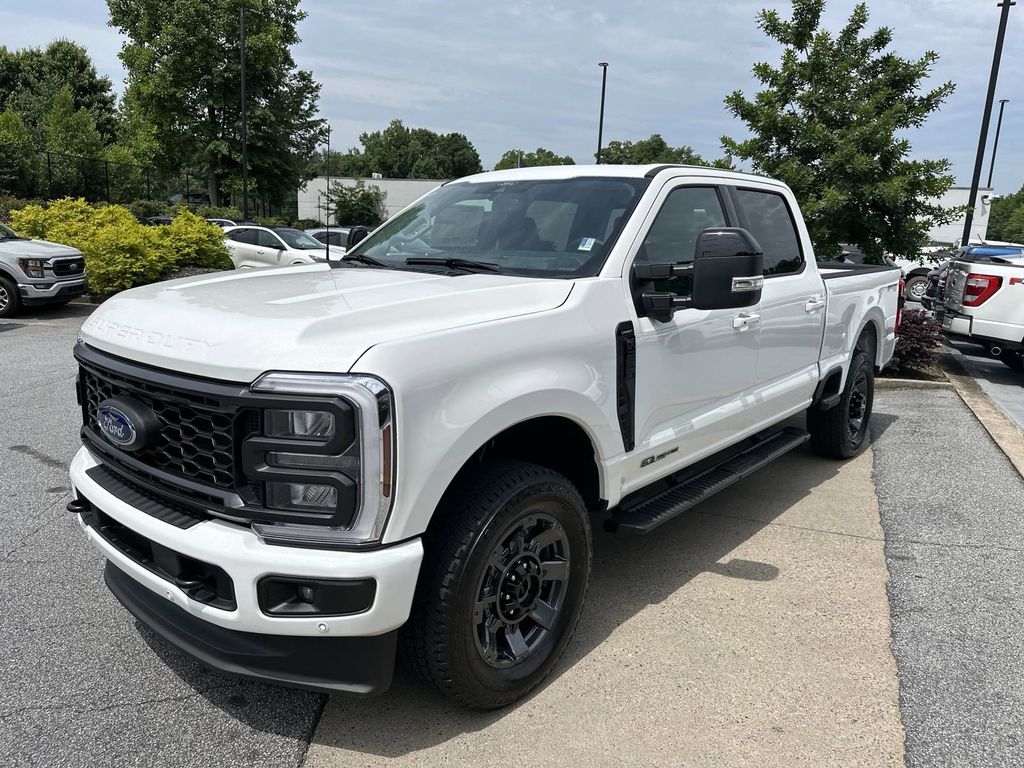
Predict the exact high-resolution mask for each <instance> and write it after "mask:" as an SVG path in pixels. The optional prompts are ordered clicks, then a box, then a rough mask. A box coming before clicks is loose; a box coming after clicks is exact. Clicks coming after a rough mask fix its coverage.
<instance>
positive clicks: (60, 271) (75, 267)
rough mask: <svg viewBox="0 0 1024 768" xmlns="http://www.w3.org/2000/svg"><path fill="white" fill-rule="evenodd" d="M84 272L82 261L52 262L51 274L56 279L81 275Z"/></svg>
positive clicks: (64, 260) (65, 260)
mask: <svg viewBox="0 0 1024 768" xmlns="http://www.w3.org/2000/svg"><path fill="white" fill-rule="evenodd" d="M84 272H85V260H84V259H81V258H79V259H61V260H60V261H55V262H53V274H54V275H56V276H57V277H68V276H69V275H81V274H83V273H84Z"/></svg>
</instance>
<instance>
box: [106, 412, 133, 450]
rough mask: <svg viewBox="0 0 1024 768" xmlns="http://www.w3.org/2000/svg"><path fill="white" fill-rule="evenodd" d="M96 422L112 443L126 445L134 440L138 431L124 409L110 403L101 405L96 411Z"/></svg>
mask: <svg viewBox="0 0 1024 768" xmlns="http://www.w3.org/2000/svg"><path fill="white" fill-rule="evenodd" d="M96 424H97V426H98V427H99V428H100V431H101V432H102V433H103V435H104V437H106V438H107V439H108V440H109V441H110V442H112V443H113V444H114V445H119V446H122V447H124V446H128V445H132V444H133V443H134V442H135V439H136V438H137V437H138V431H137V430H136V428H135V425H134V424H133V423H132V420H131V419H130V418H128V416H127V415H126V414H125V412H124V411H122V410H121V409H120V408H115V407H114V406H112V405H101V406H100V407H99V409H98V410H97V411H96Z"/></svg>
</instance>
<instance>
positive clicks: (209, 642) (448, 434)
mask: <svg viewBox="0 0 1024 768" xmlns="http://www.w3.org/2000/svg"><path fill="white" fill-rule="evenodd" d="M899 293H900V274H899V270H897V269H893V268H888V267H872V266H867V267H865V266H860V265H852V266H848V265H834V266H819V265H818V264H816V263H815V259H814V253H813V250H812V248H811V242H810V240H809V238H808V234H807V229H806V227H805V226H804V222H803V220H802V219H801V216H800V213H799V209H798V207H797V203H796V200H795V199H794V197H793V194H792V192H791V191H790V190H789V189H788V188H787V187H786V186H785V185H783V184H781V183H779V182H777V181H773V180H771V179H767V178H761V177H758V176H750V175H744V174H739V173H732V172H727V171H722V170H718V169H713V168H696V167H687V166H674V165H661V166H610V165H601V166H559V167H553V168H523V169H516V170H509V171H501V172H494V173H485V174H481V175H478V176H473V177H469V178H466V179H462V180H459V181H456V182H452V183H449V184H445V185H444V186H442V187H439V188H438V189H436V190H434V191H432V192H430V193H429V194H428V195H426V196H425V197H423V198H421V199H420V200H419V201H417V202H416V203H414V204H413V205H411V206H410V207H409V208H407V209H406V210H404V211H403V212H401V213H400V214H398V215H397V216H395V217H394V218H392V219H391V220H390V221H389V222H387V223H386V224H384V225H383V226H382V227H380V228H379V229H378V230H376V231H375V232H374V233H373V234H372V235H370V236H369V237H368V238H367V239H365V240H363V241H361V242H359V243H358V245H354V247H352V248H351V249H350V250H349V252H348V254H347V255H346V257H345V258H344V259H343V260H339V261H332V262H330V263H323V264H319V265H316V266H312V267H297V268H284V269H280V270H259V271H252V272H247V273H245V274H236V275H215V276H203V277H198V278H189V279H185V280H179V281H175V282H170V283H162V284H159V285H153V286H146V287H143V288H136V289H134V290H131V291H127V292H125V293H123V294H119V295H118V296H116V297H114V298H113V299H111V300H110V301H108V302H107V303H105V304H104V305H103V306H102V307H101V308H100V309H99V310H97V312H96V313H95V314H94V315H93V316H92V317H91V318H90V319H89V320H88V321H87V322H86V323H85V325H84V326H83V328H82V331H81V340H80V343H79V344H78V346H77V347H76V349H75V354H76V356H77V359H78V362H79V364H80V366H81V368H80V378H79V398H80V403H81V407H82V417H83V422H84V424H83V428H82V433H81V434H82V439H83V443H84V446H83V447H82V449H81V450H80V451H79V452H78V454H77V456H76V457H75V459H74V461H73V463H72V466H71V478H72V480H73V483H74V487H75V496H74V500H73V501H72V502H71V503H70V504H69V509H70V510H72V511H73V512H75V513H76V514H77V515H78V520H79V522H80V524H81V526H82V529H83V530H84V531H85V533H86V535H87V536H88V538H89V540H90V541H91V542H92V543H93V544H94V545H95V546H96V547H98V548H99V550H100V551H101V552H102V553H103V554H104V556H105V557H106V558H107V561H108V563H107V567H106V581H107V584H108V585H109V587H110V589H111V590H112V592H113V593H114V594H115V595H116V596H117V598H118V599H119V600H120V601H121V602H122V603H123V604H124V605H125V606H126V607H127V609H128V610H129V611H131V612H132V613H133V614H134V615H135V616H136V617H138V619H139V620H140V621H142V622H143V623H145V624H147V625H149V626H150V627H152V628H153V629H154V630H155V631H156V632H158V633H159V634H161V635H163V636H164V637H166V638H168V639H169V640H170V641H171V642H172V643H175V644H177V645H178V646H180V647H181V648H183V649H184V650H185V651H187V652H189V653H191V654H193V655H194V656H196V657H198V658H199V659H201V660H203V661H204V662H205V663H207V664H209V665H211V666H213V667H216V668H219V669H222V670H226V671H228V672H232V673H236V674H240V675H243V676H249V677H255V678H259V679H263V680H270V681H274V682H278V683H283V684H289V685H297V686H302V687H307V688H312V689H315V690H321V691H346V692H352V693H370V692H376V691H381V690H384V689H386V688H387V687H388V686H389V684H390V682H391V675H392V667H393V664H394V659H395V652H396V646H397V645H398V644H399V642H401V645H402V647H403V648H404V655H405V658H406V659H407V660H408V662H409V663H410V664H411V665H412V667H413V668H414V669H415V670H416V672H417V673H418V674H420V675H422V676H423V677H424V678H426V679H427V680H430V681H432V682H433V683H434V684H435V685H436V686H437V687H438V688H439V689H441V690H442V691H443V692H444V693H445V694H446V695H448V696H450V697H452V698H454V699H456V700H458V701H461V702H463V703H464V704H466V705H468V706H471V707H476V708H494V707H500V706H503V705H505V704H508V703H510V702H512V701H515V700H516V699H518V698H520V697H522V696H524V695H525V694H526V693H527V692H528V691H529V690H530V689H531V688H533V687H534V686H535V685H537V684H538V683H539V682H540V681H541V680H542V679H543V678H544V677H545V676H546V675H547V674H548V672H549V671H550V670H551V669H552V667H553V666H554V665H555V663H556V662H557V660H558V658H559V656H560V655H561V653H562V651H563V650H564V649H565V647H566V644H567V643H568V642H569V639H570V637H571V635H572V633H573V630H574V628H575V626H576V623H577V621H578V619H579V617H580V612H581V609H582V606H583V602H584V597H585V595H586V592H587V585H588V581H589V578H590V570H591V562H592V559H591V526H592V525H595V524H602V525H604V526H605V527H606V528H607V529H608V530H611V531H616V532H619V533H620V534H622V535H626V534H642V533H647V532H649V531H652V530H654V529H656V528H657V526H659V525H661V524H663V523H665V522H667V521H669V520H670V519H672V518H673V517H675V516H677V515H680V514H682V513H684V512H685V511H686V510H688V509H689V508H691V507H692V506H693V505H694V504H697V503H699V502H700V501H701V500H703V499H705V498H707V497H708V496H710V495H711V494H713V493H715V492H717V491H719V490H721V489H723V488H725V487H727V486H729V485H731V484H732V483H734V482H736V481H738V480H740V479H742V478H744V477H746V476H747V475H749V474H751V473H752V472H754V471H756V470H757V469H758V468H760V467H762V466H764V465H765V464H767V463H768V462H770V461H771V460H773V459H775V458H777V457H778V456H781V455H782V454H784V453H786V452H787V451H789V450H790V449H793V448H795V447H797V446H800V445H802V444H803V443H805V442H807V441H810V443H811V445H812V446H813V447H814V448H815V449H816V450H817V451H818V452H819V453H821V454H824V455H826V456H832V457H835V458H846V457H850V456H853V455H855V454H856V453H858V451H860V450H861V449H862V448H863V447H864V445H865V443H866V440H867V433H868V423H869V420H870V417H871V410H872V397H873V383H874V373H875V371H876V370H878V369H879V368H881V367H883V366H885V365H886V363H887V362H888V361H889V359H890V357H891V355H892V351H893V346H894V344H895V341H896V330H897V324H898V318H899V308H898V304H899V302H898V300H899ZM804 413H806V416H807V429H806V430H804V429H799V428H794V427H793V426H792V425H791V424H792V422H790V421H788V420H790V419H791V417H793V416H795V415H798V414H804ZM652 546H657V543H656V542H655V543H653V544H652ZM638 650H641V651H642V649H638Z"/></svg>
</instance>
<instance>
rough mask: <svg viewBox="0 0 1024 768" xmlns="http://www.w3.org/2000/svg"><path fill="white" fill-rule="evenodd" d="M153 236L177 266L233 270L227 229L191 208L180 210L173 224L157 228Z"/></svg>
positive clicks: (162, 252) (160, 249)
mask: <svg viewBox="0 0 1024 768" xmlns="http://www.w3.org/2000/svg"><path fill="white" fill-rule="evenodd" d="M151 233H152V237H153V239H154V241H155V243H156V245H157V248H158V250H159V251H160V253H161V255H162V257H163V260H164V261H165V262H166V263H168V264H172V265H173V267H171V268H172V269H173V268H177V267H207V268H211V269H230V268H231V259H230V258H229V257H228V249H227V246H225V245H224V230H223V229H221V228H220V227H219V226H217V225H216V224H210V223H208V222H207V221H206V220H205V219H203V218H202V217H201V216H197V215H196V214H194V213H192V212H190V211H181V212H179V213H178V215H177V216H175V217H174V218H173V219H172V220H171V223H170V224H168V225H167V226H164V227H154V228H153V229H152V230H151Z"/></svg>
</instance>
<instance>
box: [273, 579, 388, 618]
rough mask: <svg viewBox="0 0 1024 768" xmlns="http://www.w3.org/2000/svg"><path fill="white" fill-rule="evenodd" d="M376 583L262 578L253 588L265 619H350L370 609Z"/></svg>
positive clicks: (355, 580)
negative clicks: (296, 617)
mask: <svg viewBox="0 0 1024 768" xmlns="http://www.w3.org/2000/svg"><path fill="white" fill-rule="evenodd" d="M376 594H377V582H376V581H375V580H374V579H371V578H363V579H311V578H302V577H298V576H264V577H263V578H262V579H260V580H259V582H258V583H257V585H256V596H257V600H258V601H259V605H260V610H261V611H263V613H265V614H267V615H268V616H350V615H352V614H354V613H363V612H364V611H368V610H370V608H371V607H372V606H373V601H374V598H375V597H376Z"/></svg>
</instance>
